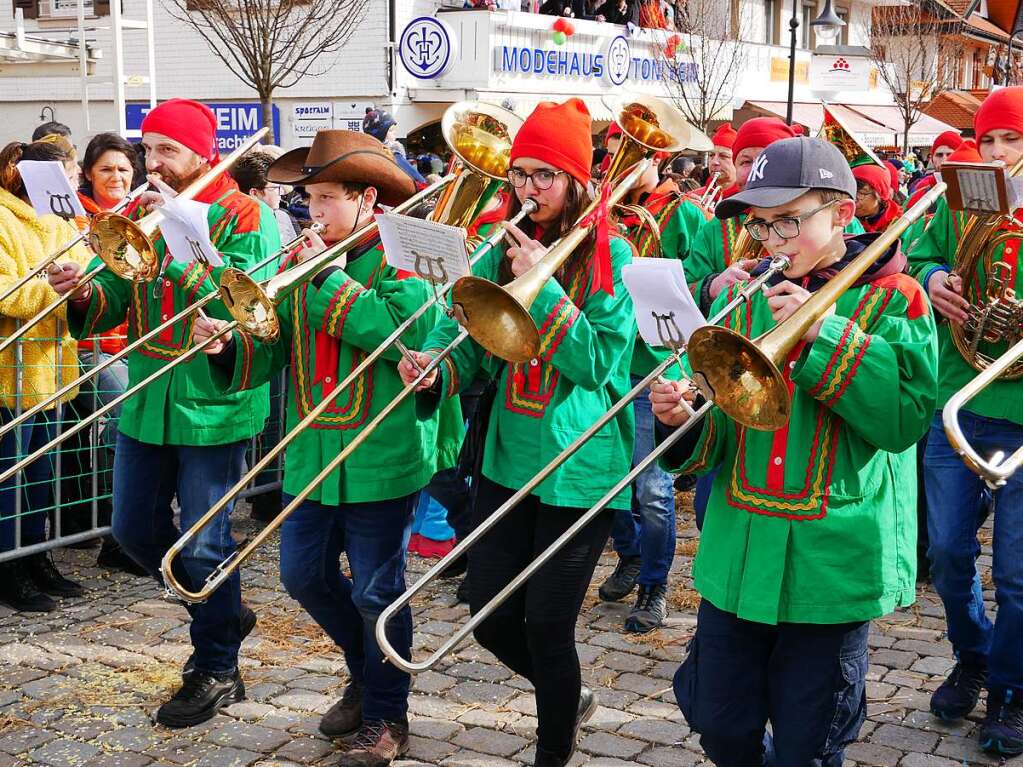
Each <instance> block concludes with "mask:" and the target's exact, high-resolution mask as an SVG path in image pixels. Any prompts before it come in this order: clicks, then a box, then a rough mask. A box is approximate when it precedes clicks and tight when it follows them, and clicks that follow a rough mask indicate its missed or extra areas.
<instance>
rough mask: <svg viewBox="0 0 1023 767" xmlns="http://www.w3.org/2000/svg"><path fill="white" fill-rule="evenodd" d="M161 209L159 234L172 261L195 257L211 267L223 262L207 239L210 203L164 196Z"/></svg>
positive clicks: (186, 261) (188, 259)
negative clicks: (162, 215)
mask: <svg viewBox="0 0 1023 767" xmlns="http://www.w3.org/2000/svg"><path fill="white" fill-rule="evenodd" d="M163 211H164V214H165V216H166V218H164V220H163V222H162V223H161V224H160V233H161V234H162V235H163V239H164V242H166V243H167V249H168V250H169V251H170V253H171V255H172V256H173V257H174V260H175V261H182V262H184V263H189V262H190V261H193V260H196V261H199V262H206V263H209V264H210V265H211V266H223V265H224V260H223V259H222V258H221V257H220V254H219V253H218V252H217V249H216V248H214V247H213V243H212V241H211V240H210V230H209V223H208V222H207V215H208V211H209V205H206V204H204V203H201V202H196V201H195V200H176V199H167V200H165V201H164V205H163Z"/></svg>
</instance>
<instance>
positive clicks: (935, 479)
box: [909, 88, 1023, 756]
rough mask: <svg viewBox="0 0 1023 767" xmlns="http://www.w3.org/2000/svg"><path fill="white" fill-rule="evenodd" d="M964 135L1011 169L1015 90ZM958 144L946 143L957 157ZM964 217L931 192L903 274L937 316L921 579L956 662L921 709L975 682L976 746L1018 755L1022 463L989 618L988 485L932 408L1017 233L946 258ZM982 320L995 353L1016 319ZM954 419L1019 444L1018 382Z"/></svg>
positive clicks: (1007, 269)
mask: <svg viewBox="0 0 1023 767" xmlns="http://www.w3.org/2000/svg"><path fill="white" fill-rule="evenodd" d="M974 133H975V134H976V136H977V145H978V148H979V151H980V155H981V158H982V160H983V161H984V162H1001V163H1004V164H1005V166H1006V167H1009V168H1011V167H1013V166H1014V165H1015V164H1016V163H1017V162H1018V161H1019V160H1020V158H1023V88H1003V89H1002V90H998V91H995V92H993V93H992V94H991V95H989V96H988V97H987V98H986V99H985V100H984V102H983V103H982V104H981V106H980V109H978V110H977V114H976V115H975V116H974ZM963 150H964V147H960V149H959V150H956V151H957V153H958V152H963V154H964V155H967V154H968V153H967V152H965V151H963ZM964 159H969V157H968V156H967V157H964ZM965 218H966V217H964V216H962V215H961V214H954V213H953V212H952V211H950V210H949V208H948V204H947V202H946V201H945V200H941V201H939V203H938V208H937V210H936V211H935V213H934V217H933V218H932V219H931V223H930V225H929V226H928V227H927V229H926V230H925V231H924V233H923V235H922V236H921V237H920V239H919V240H918V241H917V242H916V244H915V245H914V247H913V250H912V251H911V252H910V254H909V267H910V273H911V274H912V275H913V276H914V277H916V278H917V279H918V280H919V281H920V283H921V284H922V285H923V286H924V287H925V288H926V289H927V293H928V295H929V296H930V298H931V302H932V304H933V305H934V309H935V311H936V312H937V313H939V314H940V315H942V317H944V320H945V321H943V322H940V323H939V324H938V400H937V407H938V409H939V412H937V413H935V416H934V420H933V422H932V424H931V431H930V436H929V439H928V442H927V450H926V453H925V455H924V487H925V488H926V492H927V532H928V535H929V536H930V548H929V549H928V556H929V558H930V560H931V579H932V580H933V582H934V588H935V590H936V591H937V592H938V595H939V596H940V597H941V601H942V603H943V605H944V607H945V619H946V623H947V625H948V632H947V633H948V640H949V642H950V643H951V644H952V649H953V651H954V652H955V658H956V665H955V667H954V668H953V669H952V670H951V672H950V673H949V675H948V678H947V679H946V680H945V681H944V682H943V683H942V684H941V686H939V687H938V689H937V690H935V691H934V694H933V695H932V696H931V712H932V713H934V714H935V716H937V717H939V718H940V719H942V720H945V721H956V720H959V719H963V718H965V717H967V716H969V714H970V713H971V712H972V711H973V709H974V708H975V707H976V706H977V703H978V702H979V699H980V693H981V691H982V690H983V689H984V688H985V687H986V688H987V691H988V694H987V705H986V710H985V714H984V721H983V723H982V724H981V725H980V727H979V728H978V730H977V732H978V739H979V741H980V746H981V748H983V749H984V750H985V751H988V752H990V753H993V754H996V755H999V756H1013V755H1016V754H1023V642H1021V641H1020V638H1021V637H1023V557H1021V556H1020V552H1021V550H1023V513H1021V512H1023V472H1020V471H1017V472H1016V473H1015V474H1013V475H1012V476H1010V477H1009V478H1008V479H1007V480H1006V481H1005V484H1004V485H1002V486H1001V487H999V488H998V489H997V490H994V491H993V496H994V498H993V503H994V507H995V510H996V513H995V526H994V536H993V539H992V541H991V547H992V553H993V562H992V569H991V574H992V580H993V584H994V591H995V601H996V602H997V604H998V612H997V615H995V616H990V613H989V612H988V611H987V610H986V609H985V605H984V598H983V595H982V593H981V581H980V577H979V574H978V572H977V565H976V559H977V556H978V554H979V553H980V543H979V542H978V540H977V525H978V520H980V519H982V517H983V510H984V508H985V506H986V505H987V503H988V500H987V497H986V496H987V490H986V488H985V486H984V481H983V480H982V479H981V478H980V477H979V476H978V475H977V474H975V473H974V472H973V471H971V470H970V469H969V468H968V467H967V466H966V465H965V464H964V463H963V462H962V460H960V457H959V455H958V454H957V452H956V450H955V449H954V448H953V447H952V445H951V444H950V443H949V440H948V437H947V435H946V433H945V429H944V426H943V423H942V416H941V412H940V409H941V408H942V407H943V406H944V405H945V403H946V402H947V401H948V399H949V398H950V397H951V396H952V395H953V394H954V393H955V392H957V391H959V390H960V389H962V388H963V387H964V386H965V385H966V384H967V383H968V382H970V381H972V380H973V379H974V378H975V377H976V375H977V371H976V370H975V369H974V365H973V364H971V363H976V362H977V360H975V359H973V358H972V355H971V358H969V359H964V357H963V355H962V354H960V352H959V349H958V347H957V345H956V343H955V340H954V339H953V337H952V328H953V327H956V326H959V327H961V326H962V325H963V324H964V323H966V322H967V321H968V320H970V319H971V318H972V319H973V320H974V321H975V322H976V321H978V319H981V320H982V318H983V315H982V314H981V312H982V311H983V303H984V302H986V301H987V297H986V295H985V293H986V288H985V286H989V285H990V284H991V283H990V280H991V278H992V277H993V276H997V277H998V279H1000V280H1003V281H1004V282H1003V284H1004V286H1005V287H1006V288H1008V289H1014V290H1015V291H1016V292H1017V294H1018V293H1019V291H1020V288H1021V283H1020V280H1019V273H1020V272H1019V260H1020V240H1019V239H1017V238H1019V237H1023V231H1021V228H1023V227H1021V225H1020V211H1016V213H1015V216H1014V218H1011V219H1008V220H1006V221H1003V222H1001V225H1000V226H999V230H1001V231H1000V232H999V234H1002V235H1008V236H1009V237H1012V238H1013V239H1005V240H1003V241H1002V242H1000V243H999V244H997V245H996V246H995V247H994V248H992V249H991V250H990V251H989V252H988V253H987V254H986V256H984V257H980V258H977V259H976V260H975V262H974V264H973V267H972V269H973V272H972V273H970V272H968V271H966V270H967V269H968V268H969V267H968V266H967V265H965V264H963V263H962V262H961V261H959V262H958V263H957V248H958V247H959V244H960V241H961V240H962V236H963V223H964V220H965ZM966 281H968V283H969V284H964V283H965V282H966ZM978 294H979V295H978ZM978 304H980V306H978ZM982 329H983V331H984V333H983V337H982V338H980V339H976V343H977V352H978V353H980V354H983V355H984V356H986V357H988V358H990V359H995V358H998V357H999V356H1001V355H1002V354H1004V353H1005V352H1006V350H1007V349H1008V348H1009V346H1010V345H1011V344H1012V343H1014V342H1015V340H1016V339H1017V338H1018V337H1019V336H1018V333H1019V329H1018V327H1015V328H1013V329H1012V330H1010V331H1009V332H1006V333H1004V334H1003V333H1001V332H999V330H998V328H997V327H996V326H995V325H994V324H993V323H988V324H985V325H983V326H982ZM974 332H975V333H979V331H974ZM967 335H970V334H969V333H968V334H967ZM974 339H975V337H974V338H971V339H970V340H974ZM958 421H959V425H960V427H961V428H962V431H963V433H964V434H966V435H968V439H969V441H970V442H971V444H972V446H973V448H974V449H975V450H976V451H977V452H978V453H980V454H981V455H984V456H989V455H996V454H1001V455H1012V454H1013V453H1014V452H1015V451H1017V450H1019V448H1020V447H1021V446H1023V384H1021V383H1020V381H1019V380H1012V379H1010V378H1005V377H1004V376H1003V377H1001V378H999V379H997V380H995V381H993V382H992V383H991V384H990V385H989V386H987V387H986V388H984V389H983V390H982V391H980V392H979V393H977V394H976V396H974V397H972V398H971V399H970V400H969V402H967V403H966V405H965V406H964V407H963V409H962V410H960V412H959V418H958ZM989 616H990V617H989Z"/></svg>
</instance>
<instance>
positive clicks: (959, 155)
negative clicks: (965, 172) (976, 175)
mask: <svg viewBox="0 0 1023 767" xmlns="http://www.w3.org/2000/svg"><path fill="white" fill-rule="evenodd" d="M945 162H984V158H983V157H981V156H980V152H979V151H978V150H977V145H976V144H975V143H974V142H973V141H972V140H971V139H964V140H963V143H962V144H960V145H959V148H958V149H957V150H955V151H954V152H953V153H952V154H950V155H949V156H948V157H946V158H945Z"/></svg>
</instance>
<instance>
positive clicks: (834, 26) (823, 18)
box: [785, 0, 845, 125]
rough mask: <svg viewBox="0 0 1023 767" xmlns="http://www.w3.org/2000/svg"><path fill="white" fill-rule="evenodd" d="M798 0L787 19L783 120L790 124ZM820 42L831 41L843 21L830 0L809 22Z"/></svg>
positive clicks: (836, 35)
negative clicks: (787, 86) (787, 49)
mask: <svg viewBox="0 0 1023 767" xmlns="http://www.w3.org/2000/svg"><path fill="white" fill-rule="evenodd" d="M799 1H800V0H792V18H791V19H789V35H790V38H789V99H788V104H787V105H786V108H785V122H787V123H788V124H789V125H791V124H792V101H793V97H794V93H795V88H796V30H798V29H799ZM810 26H811V27H812V28H813V30H814V32H815V33H816V35H817V39H819V40H820V41H821V42H822V43H831V42H832V41H834V40H835V39H836V38H837V37H838V34H839V32H841V30H842V27H844V26H845V22H844V21H843V20H842V19H840V18H839V17H838V15H837V14H836V13H835V11H834V9H833V8H832V7H831V0H824V10H823V11H821V15H820V16H818V17H817V18H816V19H814V20H813V21H811V22H810Z"/></svg>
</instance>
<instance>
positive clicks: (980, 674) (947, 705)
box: [931, 662, 987, 722]
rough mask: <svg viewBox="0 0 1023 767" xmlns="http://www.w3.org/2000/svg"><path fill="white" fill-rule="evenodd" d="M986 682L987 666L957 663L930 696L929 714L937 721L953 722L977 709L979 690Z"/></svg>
mask: <svg viewBox="0 0 1023 767" xmlns="http://www.w3.org/2000/svg"><path fill="white" fill-rule="evenodd" d="M985 682H987V666H984V665H977V664H974V663H963V662H959V663H957V664H956V665H955V668H953V669H952V673H951V674H949V675H948V679H946V680H945V681H944V682H942V683H941V687H939V688H938V689H937V690H935V691H934V694H933V695H931V713H932V714H934V715H935V716H936V717H938V719H942V720H944V721H946V722H954V721H955V720H957V719H962V718H963V717H964V716H966V715H967V714H969V713H970V712H971V711H973V709H974V708H976V707H977V699H978V698H979V697H980V691H981V688H983V687H984V684H985Z"/></svg>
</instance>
